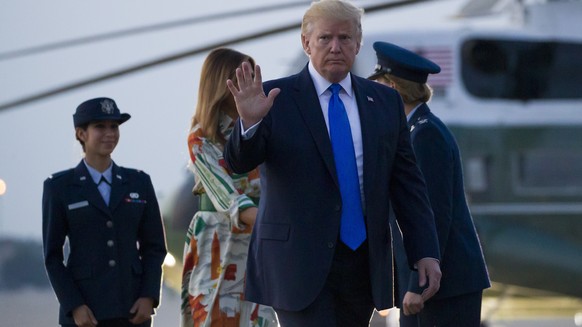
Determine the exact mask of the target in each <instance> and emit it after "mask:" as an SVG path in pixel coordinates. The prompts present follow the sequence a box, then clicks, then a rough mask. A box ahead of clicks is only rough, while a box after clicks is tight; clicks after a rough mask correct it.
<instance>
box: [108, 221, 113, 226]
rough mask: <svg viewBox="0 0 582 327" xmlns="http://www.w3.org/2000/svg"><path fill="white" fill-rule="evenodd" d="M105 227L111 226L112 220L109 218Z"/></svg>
mask: <svg viewBox="0 0 582 327" xmlns="http://www.w3.org/2000/svg"><path fill="white" fill-rule="evenodd" d="M107 227H109V228H111V227H113V222H112V221H111V220H108V221H107Z"/></svg>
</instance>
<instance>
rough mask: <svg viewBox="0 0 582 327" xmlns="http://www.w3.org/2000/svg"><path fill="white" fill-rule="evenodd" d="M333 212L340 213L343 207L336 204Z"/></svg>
mask: <svg viewBox="0 0 582 327" xmlns="http://www.w3.org/2000/svg"><path fill="white" fill-rule="evenodd" d="M333 210H335V211H340V210H342V206H341V205H339V204H336V206H335V207H334V208H333Z"/></svg>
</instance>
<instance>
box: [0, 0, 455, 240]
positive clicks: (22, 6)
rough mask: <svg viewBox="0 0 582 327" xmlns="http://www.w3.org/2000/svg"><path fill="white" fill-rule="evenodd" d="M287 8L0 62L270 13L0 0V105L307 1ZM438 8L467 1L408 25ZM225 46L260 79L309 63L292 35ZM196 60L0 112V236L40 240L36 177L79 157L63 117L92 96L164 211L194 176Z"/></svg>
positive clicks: (225, 7)
mask: <svg viewBox="0 0 582 327" xmlns="http://www.w3.org/2000/svg"><path fill="white" fill-rule="evenodd" d="M289 2H299V3H301V5H298V6H296V7H294V8H286V9H284V10H278V11H263V12H262V13H259V14H253V15H241V16H240V17H236V18H228V19H223V20H215V21H212V22H210V21H206V22H203V23H199V24H189V25H186V26H182V27H175V28H170V29H165V30H162V31H157V32H150V33H144V34H138V35H132V36H126V37H121V38H116V39H110V40H105V41H97V42H92V43H90V44H82V45H76V46H72V47H67V48H62V49H58V50H53V51H45V52H42V53H37V54H31V55H27V56H20V57H17V58H8V59H6V58H4V59H2V54H6V53H9V52H11V51H15V50H19V49H26V48H30V47H32V46H38V45H43V44H50V43H54V42H59V41H66V40H70V39H78V38H83V37H88V36H94V35H99V34H102V33H108V32H114V31H119V30H125V29H128V28H135V27H141V26H149V25H152V24H160V23H165V22H172V21H177V20H184V19H191V18H194V17H204V16H207V15H214V14H218V13H224V12H233V11H237V10H244V9H249V8H257V7H261V6H269V7H270V6H272V4H273V2H272V1H269V0H253V1H238V0H221V1H192V0H190V1H172V2H161V1H152V0H125V1H113V0H86V1H65V0H53V1H49V2H47V1H33V0H19V1H8V0H0V8H1V10H0V106H1V105H2V104H6V103H9V102H11V101H14V100H17V99H20V98H21V97H25V96H29V95H32V94H36V93H38V92H43V91H46V90H49V89H53V88H56V87H61V86H63V85H67V84H69V83H73V82H78V81H81V80H84V79H87V78H91V77H94V76H97V75H100V74H104V73H109V72H112V71H115V70H118V69H121V68H125V67H127V66H131V65H136V64H138V63H142V62H145V61H149V60H152V59H156V58H159V57H163V56H166V55H169V54H174V53H177V52H181V51H185V50H189V49H193V48H196V47H200V46H203V45H207V44H209V43H213V42H216V41H220V40H225V39H229V38H232V37H235V36H241V35H246V34H248V33H253V32H257V31H261V30H264V29H267V28H272V27H276V26H281V25H287V24H289V23H299V22H300V19H301V17H302V15H303V13H304V11H305V9H306V8H307V6H308V3H309V2H308V1H297V0H295V1H291V0H290V1H288V2H284V3H289ZM378 2H381V1H379V0H376V1H356V2H355V3H356V4H357V5H359V6H364V5H367V4H373V3H378ZM384 2H385V1H384ZM437 2H438V3H439V6H442V4H443V3H444V4H450V5H448V7H446V8H448V9H450V8H458V7H459V6H460V4H462V3H464V1H461V0H442V1H433V2H430V3H427V4H422V5H418V6H416V8H423V9H424V11H425V12H428V13H430V15H431V16H430V17H431V19H430V20H423V19H419V20H418V21H417V22H415V26H416V28H419V26H420V27H421V28H422V26H425V27H426V26H431V24H435V22H437V23H438V22H440V21H444V19H446V18H447V17H448V16H446V15H442V17H440V16H438V15H434V14H435V9H432V7H431V6H435V5H436V3H437ZM280 4H283V2H281V3H280ZM31 8H34V10H30V9H31ZM439 8H441V7H439ZM412 10H416V9H406V11H400V13H401V14H392V16H390V17H391V19H386V17H387V16H380V15H379V14H374V15H372V14H370V15H369V16H367V15H365V16H364V21H363V27H364V32H366V28H367V27H368V26H375V27H374V28H376V29H378V28H387V29H392V28H396V27H399V28H403V27H405V25H404V24H405V23H406V22H410V21H411V17H418V16H417V14H416V13H415V11H412ZM394 12H395V13H396V11H394ZM439 17H440V18H439ZM367 24H369V25H367ZM364 42H366V40H365V39H364ZM371 43H372V42H370V43H364V46H365V47H371ZM232 47H233V48H235V49H237V50H239V51H242V52H245V53H247V54H249V55H251V56H252V57H254V59H255V60H256V62H257V63H259V64H260V65H261V67H262V71H263V77H264V79H265V80H268V79H273V78H277V77H282V76H285V75H288V74H290V73H292V72H295V71H296V70H297V68H296V67H297V65H298V64H297V63H298V62H300V61H301V60H306V57H305V56H304V55H303V53H302V49H301V44H300V34H299V30H298V29H297V30H293V31H290V32H285V33H281V34H279V35H277V36H273V37H268V38H262V39H259V40H255V41H249V42H244V43H239V44H234V45H232ZM368 53H370V52H369V51H368ZM205 55H206V53H204V54H200V55H196V56H192V57H187V58H184V59H181V60H177V61H174V62H172V63H169V64H165V65H161V66H157V67H156V68H152V69H147V70H143V71H140V72H137V73H134V74H130V75H126V76H123V77H120V78H116V79H111V80H108V81H104V82H100V83H96V84H93V85H90V86H87V87H83V88H79V89H76V90H73V91H70V92H66V93H61V94H59V95H56V96H52V97H48V98H45V99H42V100H39V101H35V102H31V103H28V104H25V105H21V106H17V107H14V108H11V109H7V110H2V111H0V179H1V180H3V181H4V183H5V193H4V194H3V195H0V237H1V236H10V237H19V238H32V239H40V237H41V233H42V231H41V224H42V213H41V198H42V184H43V181H44V180H45V179H46V178H47V177H48V176H50V175H51V174H52V173H55V172H58V171H61V170H64V169H67V168H71V167H74V166H76V165H77V164H78V163H79V161H80V160H81V158H82V150H81V147H80V146H79V144H78V142H77V141H76V140H75V138H74V128H73V121H72V114H73V113H74V110H75V108H76V107H77V105H78V104H80V103H81V102H83V101H85V100H87V99H90V98H94V97H100V96H107V97H111V98H113V99H115V101H116V102H117V104H118V106H119V108H120V109H121V111H122V112H127V113H130V114H131V115H132V118H131V119H130V120H129V121H128V122H127V123H125V124H123V125H122V126H121V139H120V142H119V145H118V146H117V148H116V150H115V152H114V153H113V159H114V161H115V162H116V163H117V164H119V165H122V166H126V167H132V168H139V169H142V170H144V171H145V172H147V173H148V174H150V176H151V177H152V181H153V183H154V187H155V188H156V192H157V195H158V198H159V200H160V203H161V204H162V206H163V204H164V201H165V200H167V199H168V198H169V197H170V196H171V195H172V194H173V192H175V191H176V189H177V188H178V187H179V185H181V184H182V183H183V182H184V180H185V179H186V178H192V176H191V174H190V173H189V172H188V171H187V169H186V165H187V162H188V152H187V146H186V137H187V133H188V130H189V125H190V119H191V117H192V114H193V113H194V107H195V103H196V97H197V89H198V80H199V79H200V68H201V65H202V62H203V60H204V58H205ZM371 69H372V67H370V70H371ZM0 191H1V190H0Z"/></svg>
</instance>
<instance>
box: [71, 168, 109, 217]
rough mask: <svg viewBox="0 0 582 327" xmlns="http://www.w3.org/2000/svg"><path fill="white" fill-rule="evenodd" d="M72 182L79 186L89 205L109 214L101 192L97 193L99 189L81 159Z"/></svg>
mask: <svg viewBox="0 0 582 327" xmlns="http://www.w3.org/2000/svg"><path fill="white" fill-rule="evenodd" d="M73 183H74V184H75V185H76V186H78V187H79V188H80V193H81V194H82V195H83V197H84V198H85V199H87V201H88V202H89V203H90V204H91V205H93V206H95V207H96V208H98V209H99V210H101V211H103V212H104V213H106V214H110V210H109V208H108V207H107V205H106V204H105V201H104V200H103V197H102V196H101V193H99V190H98V189H97V185H95V183H94V182H93V179H92V178H91V175H90V174H89V171H88V170H87V167H86V166H85V163H84V162H83V161H82V160H81V162H80V163H79V164H78V165H77V167H76V168H75V176H74V179H73Z"/></svg>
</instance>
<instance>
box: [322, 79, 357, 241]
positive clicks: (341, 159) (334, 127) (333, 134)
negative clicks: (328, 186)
mask: <svg viewBox="0 0 582 327" xmlns="http://www.w3.org/2000/svg"><path fill="white" fill-rule="evenodd" d="M329 88H330V90H331V92H332V95H331V98H330V99H329V108H328V109H329V111H328V118H329V134H330V138H331V146H332V149H333V157H334V160H335V168H336V171H337V177H338V181H339V186H340V192H341V197H342V214H341V225H340V239H341V241H342V242H343V243H344V244H345V245H347V246H348V247H349V248H351V249H352V250H355V249H357V248H358V247H359V246H360V245H361V244H362V242H364V240H365V239H366V225H365V224H364V214H363V211H362V199H361V196H360V182H359V179H358V168H357V166H356V155H355V152H354V142H353V140H352V131H351V129H350V122H349V120H348V115H347V113H346V108H345V106H344V104H343V102H342V100H341V99H340V97H339V91H340V89H341V85H339V84H337V83H334V84H332V85H331V86H330V87H329Z"/></svg>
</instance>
